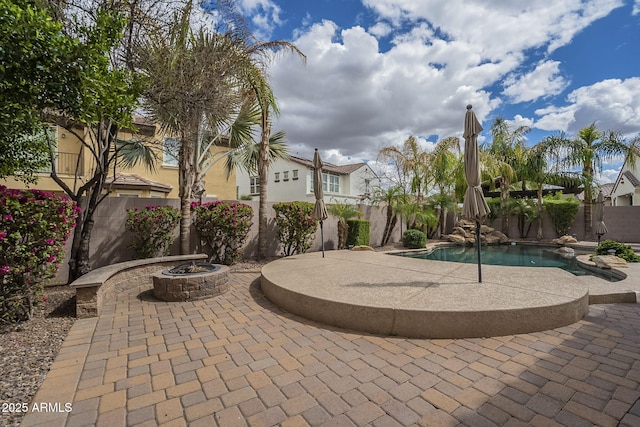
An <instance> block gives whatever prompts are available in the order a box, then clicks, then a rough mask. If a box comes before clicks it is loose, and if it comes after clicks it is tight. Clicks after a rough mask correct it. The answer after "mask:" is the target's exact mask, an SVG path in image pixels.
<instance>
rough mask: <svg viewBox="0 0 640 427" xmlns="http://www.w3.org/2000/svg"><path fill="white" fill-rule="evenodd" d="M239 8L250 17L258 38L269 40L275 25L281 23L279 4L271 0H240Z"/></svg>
mask: <svg viewBox="0 0 640 427" xmlns="http://www.w3.org/2000/svg"><path fill="white" fill-rule="evenodd" d="M238 5H239V6H240V10H241V11H242V12H243V14H244V15H245V16H248V17H250V19H251V23H252V24H253V26H254V28H255V30H254V35H255V36H256V37H257V38H258V39H259V40H270V39H271V34H272V33H273V30H274V28H275V27H277V26H279V25H281V24H283V22H282V20H281V18H280V13H281V10H280V6H278V5H277V4H276V3H274V2H273V1H272V0H240V1H239V2H238Z"/></svg>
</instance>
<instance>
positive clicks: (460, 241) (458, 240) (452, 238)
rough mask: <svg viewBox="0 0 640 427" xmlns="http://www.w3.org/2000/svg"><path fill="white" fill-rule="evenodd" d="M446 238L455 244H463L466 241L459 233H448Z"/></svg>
mask: <svg viewBox="0 0 640 427" xmlns="http://www.w3.org/2000/svg"><path fill="white" fill-rule="evenodd" d="M447 240H448V241H450V242H453V243H455V244H456V245H464V244H465V242H466V240H465V238H464V236H461V235H459V234H449V235H448V236H447Z"/></svg>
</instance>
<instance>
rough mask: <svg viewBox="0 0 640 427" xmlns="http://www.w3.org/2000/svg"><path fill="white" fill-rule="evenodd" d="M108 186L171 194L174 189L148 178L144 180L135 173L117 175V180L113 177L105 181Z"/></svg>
mask: <svg viewBox="0 0 640 427" xmlns="http://www.w3.org/2000/svg"><path fill="white" fill-rule="evenodd" d="M105 184H106V185H114V186H116V187H126V188H136V189H149V190H153V191H161V192H163V193H168V192H170V191H171V190H172V189H173V187H172V186H171V185H167V184H163V183H161V182H156V181H152V180H150V179H147V178H143V177H141V176H140V175H136V174H134V173H122V172H118V173H116V177H115V180H114V179H113V177H112V176H110V177H108V178H107V179H106V180H105Z"/></svg>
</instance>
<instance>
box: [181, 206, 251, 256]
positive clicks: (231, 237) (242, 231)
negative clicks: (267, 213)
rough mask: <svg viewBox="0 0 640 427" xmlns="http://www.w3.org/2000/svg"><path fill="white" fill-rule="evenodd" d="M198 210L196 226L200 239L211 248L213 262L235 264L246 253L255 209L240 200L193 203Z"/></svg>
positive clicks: (195, 210)
mask: <svg viewBox="0 0 640 427" xmlns="http://www.w3.org/2000/svg"><path fill="white" fill-rule="evenodd" d="M191 208H192V210H193V211H194V212H195V220H194V226H195V227H196V231H197V232H198V234H199V235H200V240H201V241H202V242H203V243H204V244H205V245H207V246H208V248H209V249H210V250H211V262H217V263H220V264H225V265H232V264H235V262H236V261H238V259H240V257H241V256H242V254H243V250H242V247H243V245H244V242H245V241H246V240H247V236H248V235H249V230H251V225H252V224H253V222H252V221H251V220H252V218H253V209H252V208H251V206H249V205H245V204H244V203H238V202H224V201H215V202H209V203H204V204H200V203H199V202H194V203H193V204H192V205H191Z"/></svg>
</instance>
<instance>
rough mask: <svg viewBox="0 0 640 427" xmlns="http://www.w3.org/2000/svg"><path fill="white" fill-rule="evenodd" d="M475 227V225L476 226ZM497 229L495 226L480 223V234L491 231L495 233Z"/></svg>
mask: <svg viewBox="0 0 640 427" xmlns="http://www.w3.org/2000/svg"><path fill="white" fill-rule="evenodd" d="M474 228H475V227H474ZM494 230H495V228H493V227H489V226H488V225H484V224H482V225H480V234H489V233H493V232H494Z"/></svg>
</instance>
